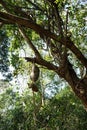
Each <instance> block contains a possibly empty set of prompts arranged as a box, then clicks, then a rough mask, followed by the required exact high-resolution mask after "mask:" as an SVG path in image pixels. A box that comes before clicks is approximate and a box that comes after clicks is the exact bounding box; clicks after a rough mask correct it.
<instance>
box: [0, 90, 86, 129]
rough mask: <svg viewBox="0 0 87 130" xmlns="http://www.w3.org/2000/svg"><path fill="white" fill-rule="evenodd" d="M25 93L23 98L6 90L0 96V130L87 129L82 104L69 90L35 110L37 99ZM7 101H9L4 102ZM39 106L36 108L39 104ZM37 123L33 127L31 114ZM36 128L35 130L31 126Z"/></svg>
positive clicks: (38, 98)
mask: <svg viewBox="0 0 87 130" xmlns="http://www.w3.org/2000/svg"><path fill="white" fill-rule="evenodd" d="M32 96H33V95H29V91H26V93H25V94H23V95H22V96H21V95H19V94H18V93H17V92H13V90H12V89H8V90H7V91H6V92H5V93H3V94H1V96H0V102H1V106H2V107H0V115H1V117H0V118H1V120H0V128H1V130H4V129H6V130H15V129H17V130H20V129H24V130H28V129H29V130H32V129H34V128H35V129H36V130H46V128H49V129H51V130H54V129H57V128H59V129H60V130H85V129H87V125H86V124H87V120H86V118H87V112H86V111H85V110H84V108H83V106H82V104H81V102H80V101H79V100H78V99H77V97H75V96H74V94H73V93H72V91H71V90H70V89H69V88H65V89H63V90H61V92H60V93H59V94H57V95H56V96H55V97H53V98H51V99H50V100H48V99H47V100H45V104H44V105H43V106H42V107H41V106H40V108H39V109H38V110H37V108H38V106H37V104H38V103H40V100H41V98H40V96H39V95H34V98H35V102H36V105H35V106H34V102H33V97H32ZM7 99H8V100H7ZM38 105H39V104H38ZM35 111H37V113H36V116H35V118H36V121H35V122H36V123H35V124H34V112H35ZM34 125H35V126H34Z"/></svg>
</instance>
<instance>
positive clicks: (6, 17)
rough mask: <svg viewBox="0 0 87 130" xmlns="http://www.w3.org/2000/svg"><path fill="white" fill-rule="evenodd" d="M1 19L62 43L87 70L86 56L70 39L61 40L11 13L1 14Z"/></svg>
mask: <svg viewBox="0 0 87 130" xmlns="http://www.w3.org/2000/svg"><path fill="white" fill-rule="evenodd" d="M0 18H2V19H4V20H7V21H9V22H12V23H14V24H17V25H20V26H24V27H28V28H30V29H32V30H34V31H35V32H36V33H39V35H42V36H43V37H44V36H46V37H50V38H52V39H54V40H55V41H58V42H60V43H61V44H63V45H64V46H65V45H66V47H67V48H69V49H70V50H71V51H72V52H73V53H74V54H75V55H76V57H77V58H78V59H79V60H80V61H81V62H82V64H83V65H84V66H85V67H86V68H87V59H86V58H85V57H84V55H83V54H82V53H81V52H80V50H79V49H78V48H77V47H76V46H75V45H74V43H73V42H72V41H71V40H70V39H69V38H67V40H66V38H61V37H59V36H57V35H56V34H54V33H51V32H50V31H49V30H47V29H44V28H42V27H41V26H40V25H38V24H36V23H34V22H33V21H31V20H29V19H26V18H21V17H18V16H15V15H12V14H9V13H5V12H0ZM66 41H67V43H66Z"/></svg>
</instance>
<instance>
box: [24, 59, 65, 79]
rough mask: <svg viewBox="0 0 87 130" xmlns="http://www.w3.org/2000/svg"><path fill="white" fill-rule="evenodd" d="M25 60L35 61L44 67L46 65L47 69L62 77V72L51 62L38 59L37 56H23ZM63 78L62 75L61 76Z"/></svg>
mask: <svg viewBox="0 0 87 130" xmlns="http://www.w3.org/2000/svg"><path fill="white" fill-rule="evenodd" d="M24 58H25V59H26V60H27V62H32V63H33V62H35V63H37V64H39V65H42V66H44V67H46V68H47V69H48V70H53V71H54V72H56V73H58V74H59V76H60V77H62V74H61V73H60V69H59V68H58V67H57V66H56V65H53V64H52V63H50V62H48V61H45V60H44V59H38V58H36V57H35V58H30V57H24ZM62 78H63V77H62Z"/></svg>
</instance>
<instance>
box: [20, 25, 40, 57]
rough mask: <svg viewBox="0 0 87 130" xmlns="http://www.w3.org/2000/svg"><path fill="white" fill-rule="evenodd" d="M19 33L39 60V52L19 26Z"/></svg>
mask: <svg viewBox="0 0 87 130" xmlns="http://www.w3.org/2000/svg"><path fill="white" fill-rule="evenodd" d="M19 32H20V33H21V35H22V37H23V38H24V39H25V41H26V42H27V43H28V45H29V46H30V47H31V49H32V50H33V51H34V53H35V55H36V57H37V58H39V59H41V55H40V53H39V51H38V50H37V49H36V47H35V46H34V45H33V43H32V42H31V40H30V39H29V37H28V36H27V35H26V32H25V31H24V29H23V28H22V27H21V26H19Z"/></svg>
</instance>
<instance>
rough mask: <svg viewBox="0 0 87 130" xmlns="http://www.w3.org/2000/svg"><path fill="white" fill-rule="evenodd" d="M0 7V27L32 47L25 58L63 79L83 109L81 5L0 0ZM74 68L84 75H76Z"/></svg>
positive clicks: (86, 78) (86, 81) (85, 61)
mask: <svg viewBox="0 0 87 130" xmlns="http://www.w3.org/2000/svg"><path fill="white" fill-rule="evenodd" d="M73 3H74V4H73ZM0 10H1V11H0V27H1V28H2V29H4V30H6V31H8V32H10V31H12V30H13V32H14V33H12V34H11V33H10V37H12V38H13V34H14V37H16V38H19V41H20V42H19V43H21V42H22V41H23V40H25V41H26V42H27V43H28V44H29V46H30V48H31V49H32V50H33V52H34V56H35V57H34V58H32V57H25V59H26V60H27V61H28V62H35V63H37V64H39V65H41V66H44V67H46V69H49V70H52V71H54V72H55V73H56V74H58V75H59V76H60V77H61V78H63V79H65V80H66V81H67V82H68V84H69V85H70V86H71V88H72V89H73V91H74V92H75V94H76V95H77V96H78V97H79V98H80V99H81V100H82V102H83V104H84V106H85V108H87V87H86V86H87V72H86V69H87V58H86V51H85V49H84V47H83V46H86V39H85V37H86V35H85V34H86V27H85V25H86V21H85V20H86V19H85V16H86V11H85V5H80V3H78V2H77V1H75V0H72V1H71V2H70V1H66V0H64V1H63V0H56V1H55V0H47V1H46V0H42V1H40V0H38V2H37V1H35V0H26V1H25V0H22V1H19V0H17V1H15V0H10V1H8V0H7V1H5V0H0ZM81 10H82V11H81ZM79 11H80V13H79ZM19 32H20V33H19ZM21 36H22V37H21ZM29 36H30V37H29ZM20 37H21V38H20ZM80 41H81V42H80ZM35 42H36V43H35ZM82 42H83V43H84V45H83V46H82ZM19 46H20V44H19V45H18V44H17V46H16V47H19ZM44 47H46V48H45V49H44ZM44 51H45V52H46V54H44ZM49 52H50V55H49ZM84 53H85V55H84ZM48 56H49V57H48ZM73 61H75V62H76V63H75V62H74V63H73ZM77 68H78V69H79V72H80V70H83V71H82V72H84V70H85V74H84V73H80V75H79V76H78V74H77ZM83 68H85V69H83Z"/></svg>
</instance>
